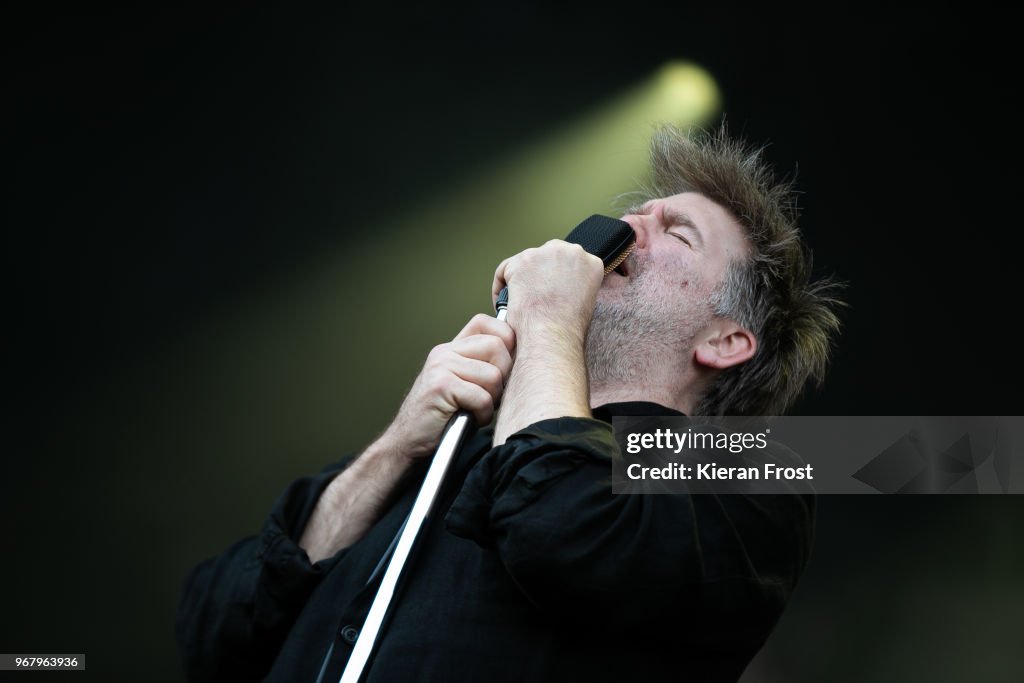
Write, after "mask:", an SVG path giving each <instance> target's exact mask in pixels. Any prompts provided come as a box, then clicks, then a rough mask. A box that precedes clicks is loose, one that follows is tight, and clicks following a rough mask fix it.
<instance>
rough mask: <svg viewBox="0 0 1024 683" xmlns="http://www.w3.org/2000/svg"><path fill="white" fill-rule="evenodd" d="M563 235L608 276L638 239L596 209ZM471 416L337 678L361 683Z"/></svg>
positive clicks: (445, 443)
mask: <svg viewBox="0 0 1024 683" xmlns="http://www.w3.org/2000/svg"><path fill="white" fill-rule="evenodd" d="M565 240H566V241H567V242H571V243H574V244H579V245H580V246H582V247H583V248H584V249H585V250H586V251H587V252H588V253H590V254H594V255H596V256H598V257H600V258H601V261H602V262H603V263H604V272H605V274H606V275H607V274H608V273H609V272H611V271H612V269H614V268H615V267H617V266H618V265H619V264H621V263H622V261H623V259H625V258H626V257H627V256H628V255H629V254H630V252H632V250H633V248H634V246H635V242H636V235H635V234H634V233H633V229H632V228H631V227H630V226H629V224H628V223H625V222H623V221H620V220H616V219H614V218H608V217H607V216H600V215H596V214H595V215H593V216H591V217H590V218H587V219H586V220H584V221H583V222H582V223H580V224H579V225H577V226H576V227H575V228H574V229H573V231H572V232H570V233H569V235H568V236H567V237H566V238H565ZM494 308H495V311H497V318H498V320H505V316H506V314H507V310H508V287H505V288H504V289H502V290H501V293H500V294H498V299H497V301H496V302H495V304H494ZM469 420H470V415H469V413H467V412H466V411H464V410H460V411H459V412H458V413H456V414H455V416H454V417H453V418H452V419H451V421H450V422H449V423H448V426H447V427H446V428H445V432H444V434H443V435H442V437H441V443H440V444H438V446H437V450H436V451H435V452H434V459H433V460H431V462H430V467H429V469H427V475H426V477H425V478H424V479H423V484H422V485H421V486H420V492H419V493H418V494H417V495H416V500H415V502H413V504H412V510H411V511H410V512H409V516H408V517H407V518H406V520H405V524H403V525H402V528H401V529H400V530H399V531H398V536H397V537H396V538H395V540H393V541H392V542H391V547H392V548H394V552H393V554H392V555H391V560H390V561H389V562H388V568H387V570H386V571H385V572H384V578H383V579H381V582H380V588H378V589H377V594H376V595H375V596H374V598H373V603H372V604H371V605H370V611H369V613H368V614H367V615H366V621H365V622H364V623H363V628H362V630H360V631H359V636H358V637H357V638H356V643H355V645H354V646H353V648H352V654H351V655H350V656H349V658H348V662H346V664H345V670H344V671H343V672H342V674H341V679H340V680H339V683H359V681H360V678H361V677H362V675H363V672H364V670H365V669H366V664H367V662H368V661H369V659H370V653H371V652H372V651H373V647H374V645H376V643H377V638H378V637H379V636H380V630H381V627H382V626H383V624H384V619H385V618H386V617H387V614H388V609H389V608H390V607H391V603H392V602H393V600H394V597H395V593H396V591H397V589H398V583H399V581H400V580H401V578H402V572H403V571H404V569H405V566H406V564H407V562H408V560H409V555H410V554H411V553H412V550H413V546H414V544H415V543H416V539H417V538H418V537H419V534H420V530H421V529H422V528H423V525H424V523H425V522H426V520H427V518H428V517H429V516H430V514H431V512H433V510H434V504H435V503H436V502H437V494H438V493H439V492H440V490H441V484H442V483H443V482H444V478H445V475H446V474H447V473H448V468H449V466H450V465H451V464H452V460H453V459H454V458H455V453H457V452H458V450H459V446H461V445H462V439H463V437H464V436H465V433H466V427H467V426H468V425H469ZM390 550H391V548H389V549H388V551H385V552H384V557H382V558H381V561H380V563H378V565H377V568H375V569H374V570H373V572H372V573H371V575H370V579H369V581H367V583H370V582H371V581H373V579H374V577H376V576H377V572H378V571H379V570H380V566H381V564H383V562H384V560H385V558H387V555H388V552H389V551H390ZM333 649H334V646H333V645H331V649H329V650H328V651H327V655H326V657H324V663H323V666H322V667H321V668H320V675H319V676H318V677H317V683H321V679H322V678H323V676H324V672H325V671H326V669H327V666H328V662H329V660H330V657H331V653H332V652H333Z"/></svg>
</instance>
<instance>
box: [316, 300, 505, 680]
mask: <svg viewBox="0 0 1024 683" xmlns="http://www.w3.org/2000/svg"><path fill="white" fill-rule="evenodd" d="M496 308H497V311H498V314H497V318H498V320H504V319H505V316H506V314H507V310H508V289H507V288H506V289H503V290H502V291H501V294H500V295H499V296H498V302H497V304H496ZM470 419H471V418H470V415H469V413H467V412H466V411H464V410H460V411H459V412H458V413H456V414H455V416H454V417H453V418H452V419H451V421H450V422H449V423H448V427H447V428H445V432H444V435H443V436H442V437H441V443H439V444H438V446H437V451H435V453H434V458H433V460H431V461H430V468H429V469H428V470H427V476H426V477H425V478H424V479H423V484H422V485H421V487H420V492H419V493H418V494H417V495H416V501H415V502H414V503H413V504H412V510H411V511H410V512H409V517H408V518H407V519H406V520H405V524H404V525H402V528H401V530H400V531H399V535H398V542H397V543H393V544H392V545H393V546H394V553H393V554H392V555H391V561H390V562H389V563H388V568H387V570H386V571H385V572H384V578H383V579H381V582H380V588H378V589H377V594H376V595H375V596H374V598H373V603H372V604H371V605H370V611H369V613H368V614H367V615H366V621H365V622H364V623H363V628H362V629H361V630H360V631H359V636H358V638H356V644H355V645H354V646H353V648H352V654H351V655H350V656H349V658H348V662H347V663H346V664H345V670H344V671H343V672H342V674H341V679H340V680H339V683H359V680H360V678H361V677H362V675H363V670H364V669H365V668H366V664H367V662H368V661H369V659H370V653H371V652H372V651H373V646H374V645H376V643H377V637H378V636H379V635H380V630H381V626H383V624H384V618H385V617H386V616H387V613H388V609H389V608H390V607H391V602H392V600H393V598H394V596H395V591H396V589H397V588H398V582H399V580H400V579H401V578H402V571H403V570H404V569H405V565H406V562H407V561H408V559H409V555H410V553H411V552H412V548H413V544H414V543H415V542H416V539H417V538H418V537H419V533H420V529H421V528H423V524H424V523H425V522H426V520H427V518H428V517H429V516H430V513H431V512H433V510H434V504H435V503H436V502H437V494H438V492H440V490H441V484H442V483H443V482H444V479H445V476H446V475H447V474H448V468H449V466H450V465H451V464H452V460H454V459H455V454H456V453H457V452H458V450H459V447H460V446H461V445H462V439H463V437H464V436H465V434H466V427H468V426H469V420H470ZM382 561H383V559H382ZM321 673H322V671H321Z"/></svg>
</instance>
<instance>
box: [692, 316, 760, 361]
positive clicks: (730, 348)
mask: <svg viewBox="0 0 1024 683" xmlns="http://www.w3.org/2000/svg"><path fill="white" fill-rule="evenodd" d="M755 351H757V338H756V337H755V336H754V333H753V332H751V331H750V330H748V329H746V328H744V327H741V326H739V325H737V324H736V323H734V322H732V321H729V320H716V321H715V323H714V324H712V325H711V327H710V328H709V329H708V330H707V331H706V334H705V335H704V338H703V340H702V341H701V342H700V343H699V344H697V348H696V350H695V351H694V358H696V360H697V362H698V363H700V364H701V365H704V366H706V367H709V368H716V369H718V370H725V369H726V368H731V367H732V366H734V365H739V364H740V363H745V362H747V361H748V360H750V359H751V358H753V356H754V352H755Z"/></svg>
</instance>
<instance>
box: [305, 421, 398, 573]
mask: <svg viewBox="0 0 1024 683" xmlns="http://www.w3.org/2000/svg"><path fill="white" fill-rule="evenodd" d="M411 463H412V460H411V459H409V458H408V457H406V456H404V455H403V454H402V453H401V452H400V450H399V446H398V444H396V443H394V442H393V441H392V439H391V438H390V436H389V434H388V433H385V434H384V435H383V436H381V437H380V438H378V439H377V440H376V441H374V442H373V443H372V444H370V446H368V447H367V448H366V450H365V451H363V453H362V454H361V455H360V456H359V457H358V458H356V459H355V461H353V462H352V464H351V465H349V466H348V467H347V468H345V469H344V470H343V471H342V472H340V473H339V474H338V476H337V477H335V478H334V480H333V481H331V483H330V484H329V485H328V486H327V488H326V489H324V492H323V494H322V495H321V496H320V498H319V500H318V501H317V504H316V507H315V508H314V510H313V514H312V516H311V517H310V519H309V521H308V522H307V523H306V528H305V530H304V531H303V532H302V538H301V539H300V540H299V546H300V547H301V548H302V549H303V550H305V551H306V554H307V555H309V559H310V561H311V562H317V561H319V560H322V559H324V558H327V557H331V556H332V555H334V554H335V553H337V552H338V551H339V550H341V549H343V548H347V547H348V546H350V545H352V544H353V543H355V542H356V541H358V540H359V539H360V538H362V537H363V535H364V534H365V533H366V532H367V530H369V528H370V527H371V526H372V525H373V524H374V522H376V521H377V519H378V518H379V517H380V515H381V514H382V512H383V511H384V506H385V505H386V504H387V501H388V500H389V499H390V497H391V494H392V493H393V492H394V490H395V488H396V487H397V485H398V483H399V482H400V481H401V479H402V477H403V476H404V475H405V473H406V472H407V471H408V469H409V466H410V465H411Z"/></svg>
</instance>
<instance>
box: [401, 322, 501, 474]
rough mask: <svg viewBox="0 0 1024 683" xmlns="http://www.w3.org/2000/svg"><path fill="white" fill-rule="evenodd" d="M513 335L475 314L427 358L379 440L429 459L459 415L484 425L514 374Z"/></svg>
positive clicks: (406, 453) (491, 415) (410, 455)
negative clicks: (462, 414)
mask: <svg viewBox="0 0 1024 683" xmlns="http://www.w3.org/2000/svg"><path fill="white" fill-rule="evenodd" d="M515 346H516V336H515V333H514V332H513V331H512V328H511V327H510V326H509V325H508V323H505V322H502V321H500V320H498V319H496V318H492V317H491V316H489V315H484V314H482V313H481V314H479V315H476V316H474V317H473V319H472V320H470V321H469V323H468V324H467V325H466V326H465V327H464V328H463V329H462V331H461V332H459V334H458V335H457V336H456V337H455V339H453V340H452V341H450V342H448V343H447V344H440V345H438V346H435V347H434V348H433V349H432V350H431V351H430V354H429V355H428V356H427V361H426V363H425V364H424V366H423V370H422V371H421V372H420V374H419V376H418V377H417V378H416V381H415V382H413V385H412V388H411V389H410V390H409V393H408V395H407V396H406V397H405V400H404V401H403V402H402V407H401V408H399V410H398V415H397V416H396V417H395V419H394V421H393V422H392V423H391V426H389V427H388V429H387V430H386V431H385V432H384V434H383V435H382V436H381V439H382V440H384V441H386V442H387V443H389V444H390V445H391V447H392V449H393V450H395V451H396V452H401V453H402V454H403V455H405V456H407V457H409V458H418V457H423V456H426V455H430V454H431V453H432V452H433V451H434V448H435V447H436V446H437V444H438V442H439V441H440V440H441V434H442V432H443V431H444V428H445V425H447V424H448V420H450V419H451V417H452V415H454V414H455V413H456V412H457V411H459V410H466V411H468V412H470V413H472V415H473V418H474V419H475V420H476V421H477V423H478V424H481V425H485V424H487V423H489V422H490V421H491V418H492V417H493V416H494V410H495V407H496V406H497V405H498V401H499V400H500V399H501V392H502V391H503V390H504V388H505V383H506V382H507V381H508V377H509V373H510V372H511V370H512V354H513V352H514V351H515Z"/></svg>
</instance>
